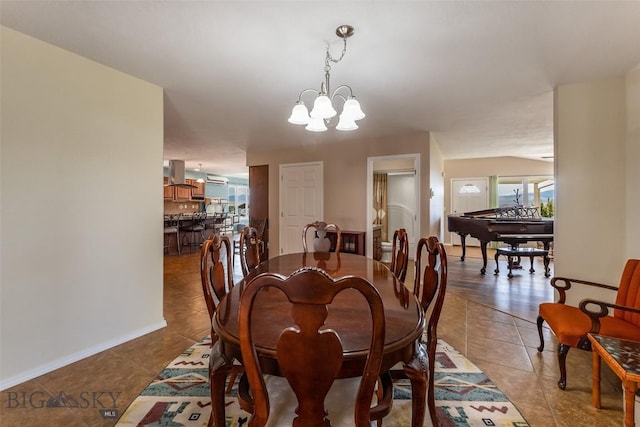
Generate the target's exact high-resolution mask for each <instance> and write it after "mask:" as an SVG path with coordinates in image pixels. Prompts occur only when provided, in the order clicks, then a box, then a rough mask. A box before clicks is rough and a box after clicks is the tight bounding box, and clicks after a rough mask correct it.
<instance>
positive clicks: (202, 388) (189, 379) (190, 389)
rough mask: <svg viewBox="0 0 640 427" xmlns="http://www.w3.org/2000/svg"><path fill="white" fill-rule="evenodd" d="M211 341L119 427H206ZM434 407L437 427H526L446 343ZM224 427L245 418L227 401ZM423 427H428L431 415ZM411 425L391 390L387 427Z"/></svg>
mask: <svg viewBox="0 0 640 427" xmlns="http://www.w3.org/2000/svg"><path fill="white" fill-rule="evenodd" d="M210 342H211V341H210V339H209V338H208V337H207V338H205V339H203V340H202V341H200V342H199V343H196V344H195V345H193V346H192V347H189V348H188V349H187V350H185V351H184V352H183V353H182V354H181V355H180V356H179V357H178V358H176V359H175V360H174V361H173V362H171V364H169V366H167V367H166V368H165V369H164V370H163V371H162V372H160V373H159V374H158V376H157V378H156V379H155V380H154V381H153V382H152V383H151V384H150V385H149V386H148V387H147V388H146V389H144V390H143V391H142V393H141V394H140V396H138V398H136V399H135V401H134V402H133V403H132V404H131V405H130V406H129V408H128V409H127V410H126V411H125V413H124V414H123V415H122V417H121V418H120V420H119V421H118V423H117V424H116V425H117V426H120V427H124V426H140V427H142V426H206V425H207V422H208V420H209V414H210V413H211V400H210V398H209V384H208V366H209V349H210ZM435 385H436V407H437V411H438V420H439V424H440V425H441V426H460V427H462V426H483V427H484V426H505V427H506V426H510V427H523V426H528V425H529V424H528V423H527V422H526V421H525V419H524V418H523V417H522V415H521V414H520V412H519V411H518V409H517V408H516V407H515V406H514V405H513V404H512V403H511V402H510V401H509V400H508V399H507V398H506V397H505V395H504V394H503V393H502V392H501V391H500V390H498V388H497V387H496V385H495V384H493V382H491V380H490V379H489V378H488V377H487V376H486V375H485V374H484V373H482V371H480V369H478V368H477V367H476V366H475V365H474V364H472V363H471V362H470V361H469V360H468V359H466V358H465V357H464V356H462V355H461V354H460V353H459V352H458V351H457V350H455V349H454V348H453V347H451V346H450V345H448V344H447V343H446V342H444V341H442V340H440V341H438V349H437V355H436V367H435ZM226 415H227V425H226V427H242V426H245V425H246V423H247V421H248V415H249V414H247V413H246V412H244V411H242V410H241V409H240V407H239V406H238V404H237V401H236V399H235V389H234V390H233V391H232V393H231V394H229V395H227V407H226ZM426 418H427V420H426V422H425V426H431V420H430V419H429V414H428V413H427V415H426ZM410 420H411V386H410V384H409V381H399V382H398V383H396V384H395V385H394V402H393V410H392V412H391V414H389V415H388V416H387V417H385V418H384V420H383V425H384V426H385V427H407V426H409V425H410Z"/></svg>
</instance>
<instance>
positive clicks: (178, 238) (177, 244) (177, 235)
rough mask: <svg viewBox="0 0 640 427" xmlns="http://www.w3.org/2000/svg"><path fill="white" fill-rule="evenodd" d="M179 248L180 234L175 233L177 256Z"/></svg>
mask: <svg viewBox="0 0 640 427" xmlns="http://www.w3.org/2000/svg"><path fill="white" fill-rule="evenodd" d="M180 246H182V245H181V244H180V232H179V231H176V247H177V248H178V255H181V253H180Z"/></svg>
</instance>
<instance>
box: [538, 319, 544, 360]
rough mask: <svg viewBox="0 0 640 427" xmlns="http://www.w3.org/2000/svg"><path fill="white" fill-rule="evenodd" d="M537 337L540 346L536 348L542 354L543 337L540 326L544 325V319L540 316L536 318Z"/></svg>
mask: <svg viewBox="0 0 640 427" xmlns="http://www.w3.org/2000/svg"><path fill="white" fill-rule="evenodd" d="M536 323H537V324H538V336H539V337H540V346H539V347H538V351H539V352H542V351H543V350H544V337H543V336H542V324H543V323H544V319H543V318H542V316H538V321H537V322H536Z"/></svg>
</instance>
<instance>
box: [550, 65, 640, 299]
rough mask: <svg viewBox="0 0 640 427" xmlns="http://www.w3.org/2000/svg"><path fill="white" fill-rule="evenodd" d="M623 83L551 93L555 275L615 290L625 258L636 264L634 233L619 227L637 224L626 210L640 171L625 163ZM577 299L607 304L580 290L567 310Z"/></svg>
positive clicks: (633, 101)
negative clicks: (554, 194) (631, 259)
mask: <svg viewBox="0 0 640 427" xmlns="http://www.w3.org/2000/svg"><path fill="white" fill-rule="evenodd" d="M635 78H637V75H635ZM631 80H633V79H629V81H628V83H625V78H624V77H620V78H614V79H609V80H601V81H594V82H587V83H581V84H574V85H565V86H560V87H558V88H557V89H556V93H555V112H556V117H555V129H556V149H555V159H556V229H555V249H556V259H555V261H554V264H555V265H554V269H555V273H556V275H562V276H568V277H577V278H584V279H587V280H591V281H595V282H601V283H610V284H612V285H617V284H618V281H619V279H620V274H621V271H622V268H623V265H624V262H625V260H626V258H628V257H639V256H640V253H639V252H640V251H638V240H639V239H640V235H638V228H633V229H632V228H631V227H627V225H628V224H629V222H630V219H629V218H637V217H638V215H637V210H632V209H633V208H634V207H637V201H631V202H630V203H629V204H628V203H627V202H628V201H629V200H630V199H634V198H635V199H636V200H637V195H638V190H637V189H638V181H637V177H638V175H637V173H638V172H637V171H636V172H634V171H633V170H634V169H635V170H637V169H638V168H639V167H640V157H639V156H637V155H636V156H635V157H627V158H626V159H625V155H626V154H630V153H633V152H635V153H636V154H637V152H638V151H637V147H635V144H637V128H636V130H635V131H633V130H632V129H628V127H627V120H626V117H627V113H631V112H633V111H636V112H637V111H638V107H639V104H638V102H639V100H638V97H637V93H636V94H635V97H634V96H629V97H627V96H626V92H627V90H629V89H632V91H637V82H636V83H635V84H633V82H632V81H631ZM630 95H632V94H630ZM632 121H633V120H632ZM635 123H636V126H637V118H636V119H635ZM634 132H636V133H635V135H634ZM634 138H635V139H634ZM585 296H593V297H604V298H607V299H609V300H611V299H612V298H613V295H611V294H610V293H609V294H607V293H604V292H597V291H593V290H591V289H590V288H585V289H584V291H582V292H581V293H575V294H572V293H570V295H569V297H570V298H569V300H570V301H569V302H571V303H576V302H577V301H579V300H580V299H581V298H583V297H585Z"/></svg>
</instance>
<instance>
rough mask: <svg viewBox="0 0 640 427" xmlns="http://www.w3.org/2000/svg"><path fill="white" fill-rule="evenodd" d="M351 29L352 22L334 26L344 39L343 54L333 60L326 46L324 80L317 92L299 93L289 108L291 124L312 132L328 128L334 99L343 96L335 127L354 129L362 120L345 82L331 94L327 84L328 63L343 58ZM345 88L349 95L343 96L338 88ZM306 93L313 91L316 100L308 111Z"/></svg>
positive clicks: (333, 114)
mask: <svg viewBox="0 0 640 427" xmlns="http://www.w3.org/2000/svg"><path fill="white" fill-rule="evenodd" d="M353 32H354V29H353V27H352V26H351V25H341V26H339V27H338V28H336V35H337V36H338V37H340V38H341V39H342V40H343V41H344V47H343V48H342V54H341V55H340V58H338V59H334V58H333V57H332V56H331V53H330V52H329V46H327V53H326V55H325V59H324V82H322V83H321V84H320V91H317V90H315V89H305V90H303V91H302V92H300V95H298V101H297V102H296V104H295V105H294V106H293V109H292V110H291V116H290V117H289V123H293V124H294V125H306V126H305V129H306V130H308V131H312V132H323V131H325V130H327V124H328V123H329V119H331V118H332V117H335V115H336V114H338V113H337V112H336V110H335V109H334V108H333V100H334V99H335V98H336V97H337V98H342V100H343V101H344V105H343V107H342V113H341V114H340V120H339V121H338V124H337V126H336V129H337V130H343V131H347V130H355V129H358V125H357V124H356V120H360V119H363V118H364V117H365V114H364V113H363V112H362V109H361V108H360V103H359V102H358V101H357V100H356V97H355V96H354V95H353V90H352V89H351V87H350V86H348V85H341V86H338V87H337V88H336V90H334V91H333V93H331V96H329V93H330V92H331V86H330V85H329V79H330V77H331V64H330V63H331V62H333V63H338V62H340V61H341V60H342V58H344V54H345V53H346V52H347V39H348V38H349V37H351V36H352V35H353ZM343 89H346V90H347V91H348V95H347V96H344V95H342V94H340V93H338V92H339V91H341V90H343ZM307 92H313V93H315V94H316V99H315V101H314V103H313V109H312V110H311V114H309V110H308V109H307V106H306V105H305V104H304V102H302V95H304V94H305V93H307Z"/></svg>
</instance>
